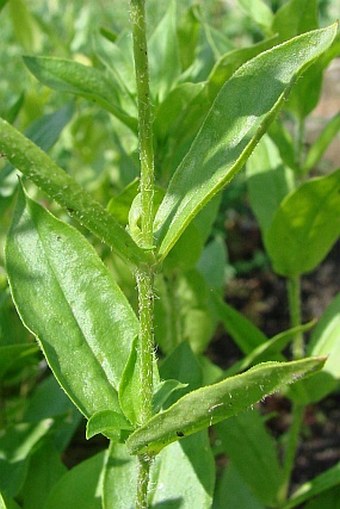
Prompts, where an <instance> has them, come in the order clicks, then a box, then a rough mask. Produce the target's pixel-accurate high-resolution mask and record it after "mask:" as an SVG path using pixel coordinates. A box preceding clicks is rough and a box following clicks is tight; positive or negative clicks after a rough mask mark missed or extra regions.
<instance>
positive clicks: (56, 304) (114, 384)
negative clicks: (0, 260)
mask: <svg viewBox="0 0 340 509" xmlns="http://www.w3.org/2000/svg"><path fill="white" fill-rule="evenodd" d="M6 264H7V272H8V277H9V282H10V287H11V292H12V295H13V300H14V302H15V305H16V307H17V309H18V312H19V314H20V317H21V319H22V321H23V322H24V324H25V325H26V327H27V328H28V329H29V330H30V331H32V333H33V334H35V336H36V337H37V339H38V341H39V343H40V345H41V348H42V350H43V352H44V354H45V356H46V358H47V361H48V363H49V365H50V367H51V369H52V371H53V372H54V375H55V377H56V378H57V380H58V381H59V383H60V384H61V385H62V387H63V388H64V390H65V392H66V393H67V394H68V396H69V397H70V398H71V399H72V400H73V402H74V403H75V404H76V405H77V407H78V408H79V409H80V411H81V412H82V413H83V414H84V415H85V416H87V417H89V416H90V415H92V414H94V413H95V412H98V411H100V410H105V409H107V408H110V409H112V410H113V411H116V412H120V408H119V404H118V396H117V391H118V386H119V382H120V378H121V376H122V373H123V369H124V366H125V363H126V362H127V360H128V358H129V354H130V349H131V345H132V341H133V338H134V337H135V336H136V334H137V332H138V320H137V318H136V315H135V314H134V312H133V311H132V309H131V307H130V305H129V303H128V301H127V300H126V298H125V296H124V295H123V293H122V292H121V290H120V289H119V287H118V286H117V284H116V283H115V282H114V280H113V279H112V277H111V276H110V273H109V272H108V270H107V269H106V267H105V266H104V265H103V263H102V262H101V260H100V258H99V257H98V255H97V254H96V252H95V251H94V249H93V248H92V247H91V246H90V244H89V243H88V242H87V241H86V239H85V238H84V237H83V236H82V235H81V234H80V233H79V232H78V231H77V230H75V229H74V228H73V227H71V226H69V225H67V224H65V223H63V222H62V221H59V220H58V219H56V218H54V217H53V216H52V215H51V214H50V213H48V212H47V211H46V210H45V209H43V208H42V207H40V206H39V205H37V204H36V203H34V202H33V201H31V200H29V199H27V200H25V197H24V194H23V193H22V192H21V193H20V195H19V199H18V203H17V207H16V210H15V216H14V220H13V224H12V226H11V229H10V232H9V234H8V239H7V245H6Z"/></svg>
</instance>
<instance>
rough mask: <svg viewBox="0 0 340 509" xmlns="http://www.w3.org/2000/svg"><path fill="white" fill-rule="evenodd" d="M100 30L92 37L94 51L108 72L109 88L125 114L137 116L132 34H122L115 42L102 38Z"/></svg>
mask: <svg viewBox="0 0 340 509" xmlns="http://www.w3.org/2000/svg"><path fill="white" fill-rule="evenodd" d="M102 35H103V34H102V30H101V32H100V34H99V33H97V34H95V35H94V40H93V42H94V44H93V45H94V51H95V55H96V57H98V58H99V59H100V60H101V62H102V63H103V65H104V66H105V67H106V68H107V69H108V70H109V72H110V82H112V83H111V87H112V88H114V89H115V91H116V92H115V94H116V96H117V99H116V100H117V102H119V104H120V105H121V108H122V109H123V110H124V112H125V113H128V114H129V115H130V116H132V117H136V116H137V103H136V97H135V95H136V83H135V79H134V77H135V73H134V67H133V49H132V34H131V33H126V32H123V33H121V34H120V35H119V37H118V38H117V39H116V40H115V41H112V40H109V39H108V38H106V37H103V36H102Z"/></svg>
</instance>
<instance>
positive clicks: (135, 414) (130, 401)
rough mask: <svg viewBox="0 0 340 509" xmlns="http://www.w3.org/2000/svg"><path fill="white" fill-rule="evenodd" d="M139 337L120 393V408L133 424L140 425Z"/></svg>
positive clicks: (129, 360) (122, 378)
mask: <svg viewBox="0 0 340 509" xmlns="http://www.w3.org/2000/svg"><path fill="white" fill-rule="evenodd" d="M137 345H138V336H137V337H136V338H135V340H134V342H133V343H132V348H131V351H130V356H129V359H128V361H127V363H126V365H125V368H124V371H123V374H122V377H121V380H120V384H119V391H118V398H119V404H120V407H121V409H122V411H123V413H124V415H125V416H126V417H127V418H128V419H129V421H130V422H132V424H137V423H138V418H139V416H140V415H141V413H142V405H143V401H142V399H141V398H140V393H141V384H142V383H143V380H142V375H141V360H140V355H139V349H138V346H137Z"/></svg>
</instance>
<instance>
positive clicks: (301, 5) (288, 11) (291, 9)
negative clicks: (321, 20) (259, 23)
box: [272, 0, 318, 41]
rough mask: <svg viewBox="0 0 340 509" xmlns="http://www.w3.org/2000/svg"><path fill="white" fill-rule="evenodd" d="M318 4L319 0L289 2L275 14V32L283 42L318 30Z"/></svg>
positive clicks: (294, 0) (273, 27) (273, 25)
mask: <svg viewBox="0 0 340 509" xmlns="http://www.w3.org/2000/svg"><path fill="white" fill-rule="evenodd" d="M317 3H318V2H317V0H289V1H288V2H286V3H285V4H283V5H282V7H281V8H280V9H279V10H278V11H277V12H276V13H275V16H274V19H273V23H272V30H273V32H274V33H278V34H279V36H280V39H281V40H282V41H283V40H287V39H290V38H291V37H294V36H295V35H298V34H302V33H304V32H308V31H309V30H313V29H314V28H317V27H318V19H317Z"/></svg>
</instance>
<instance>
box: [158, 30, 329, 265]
mask: <svg viewBox="0 0 340 509" xmlns="http://www.w3.org/2000/svg"><path fill="white" fill-rule="evenodd" d="M335 34H336V25H333V26H331V27H328V28H325V29H322V30H316V31H314V32H310V33H307V34H304V35H301V36H299V37H296V38H295V39H293V40H291V41H289V42H287V43H284V44H282V45H280V46H277V47H275V48H273V49H271V50H268V51H266V52H264V53H262V54H261V55H259V56H257V57H255V58H254V59H252V60H250V61H249V62H247V63H246V64H244V65H243V66H242V67H241V68H240V69H239V70H238V71H236V73H235V74H234V75H233V77H232V78H231V79H230V80H228V81H227V82H226V83H225V85H224V86H223V87H222V89H221V91H220V93H219V94H218V96H217V98H216V100H215V102H214V103H213V106H212V108H211V110H210V111H209V113H208V115H207V117H206V119H205V121H204V123H203V125H202V127H201V129H200V131H199V134H198V135H197V137H196V138H195V140H194V142H193V144H192V146H191V148H190V150H189V152H188V153H187V155H186V157H185V158H184V159H183V161H182V162H181V164H180V165H179V167H178V168H177V170H176V172H175V174H174V176H173V178H172V180H171V182H170V184H169V187H168V189H167V192H166V195H165V197H164V199H163V201H162V203H161V205H160V207H159V209H158V212H157V215H156V218H155V232H156V239H157V245H158V250H159V257H160V259H163V258H165V256H166V255H167V254H168V252H169V251H170V249H171V248H172V247H173V245H174V244H175V243H176V241H177V240H178V238H179V237H180V236H181V234H182V233H183V231H184V229H185V228H186V227H187V225H188V224H189V223H190V222H191V221H192V219H193V218H194V217H195V216H196V215H197V213H198V212H199V210H200V209H202V208H203V206H204V205H205V204H206V203H207V202H208V201H209V200H210V199H211V198H212V197H213V196H214V195H215V194H216V193H217V192H218V191H219V190H220V189H222V188H223V187H224V186H225V184H226V183H228V182H229V181H230V180H231V179H232V177H233V176H235V174H236V173H237V172H239V171H240V169H241V168H242V167H243V165H244V163H245V162H246V160H247V158H248V157H249V155H250V154H251V152H252V150H253V149H254V147H255V146H256V144H257V143H258V141H259V139H260V138H261V137H262V135H263V134H264V132H265V130H266V129H267V127H268V125H269V124H270V122H271V121H272V120H273V118H274V115H275V114H276V113H277V111H278V110H279V108H280V107H281V106H282V104H283V101H284V99H285V98H286V97H287V95H288V93H289V91H290V89H291V87H292V86H293V84H294V81H295V79H296V76H297V74H298V73H299V72H301V70H303V69H305V68H306V66H308V65H309V64H310V63H311V62H312V61H313V60H315V59H316V58H317V57H318V56H319V55H321V54H322V52H324V51H325V50H326V49H327V48H328V47H329V46H330V45H331V43H332V41H333V39H334V37H335ZM264 91H265V93H264Z"/></svg>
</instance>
